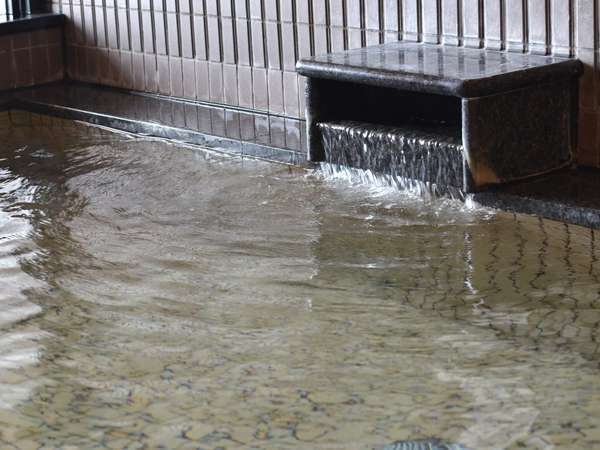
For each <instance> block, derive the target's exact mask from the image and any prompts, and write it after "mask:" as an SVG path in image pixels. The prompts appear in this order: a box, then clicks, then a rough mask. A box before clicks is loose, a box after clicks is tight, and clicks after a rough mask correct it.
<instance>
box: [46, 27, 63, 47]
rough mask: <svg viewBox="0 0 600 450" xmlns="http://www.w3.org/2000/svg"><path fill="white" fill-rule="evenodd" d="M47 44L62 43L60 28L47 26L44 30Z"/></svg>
mask: <svg viewBox="0 0 600 450" xmlns="http://www.w3.org/2000/svg"><path fill="white" fill-rule="evenodd" d="M46 36H47V39H48V40H47V42H48V44H62V30H61V29H60V28H49V29H48V30H47V31H46Z"/></svg>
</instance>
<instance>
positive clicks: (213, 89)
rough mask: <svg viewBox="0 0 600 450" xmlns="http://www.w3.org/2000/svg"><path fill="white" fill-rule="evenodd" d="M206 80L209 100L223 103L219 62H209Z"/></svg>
mask: <svg viewBox="0 0 600 450" xmlns="http://www.w3.org/2000/svg"><path fill="white" fill-rule="evenodd" d="M208 81H209V90H208V92H209V94H210V101H211V102H216V103H223V65H222V64H221V63H213V62H211V63H209V65H208Z"/></svg>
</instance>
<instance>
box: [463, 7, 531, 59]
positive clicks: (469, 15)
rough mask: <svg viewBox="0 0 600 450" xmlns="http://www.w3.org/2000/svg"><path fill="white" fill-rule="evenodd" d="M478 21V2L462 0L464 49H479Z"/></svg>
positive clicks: (479, 31)
mask: <svg viewBox="0 0 600 450" xmlns="http://www.w3.org/2000/svg"><path fill="white" fill-rule="evenodd" d="M519 1H522V0H519ZM480 19H481V17H480V2H479V0H463V21H462V27H463V43H464V45H465V46H466V47H475V48H478V47H481V45H482V42H481V22H480Z"/></svg>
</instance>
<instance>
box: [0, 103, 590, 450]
mask: <svg viewBox="0 0 600 450" xmlns="http://www.w3.org/2000/svg"><path fill="white" fill-rule="evenodd" d="M0 134H1V141H0V142H2V150H1V151H2V153H1V154H0V279H1V280H2V281H1V283H2V285H1V286H2V288H1V289H0V305H1V308H0V311H1V312H0V447H2V448H19V449H21V448H23V449H25V448H40V447H41V448H47V449H51V448H63V449H65V448H131V449H133V448H160V446H163V447H164V448H202V449H204V448H206V449H209V448H210V449H212V448H244V447H246V448H248V447H255V448H274V449H285V448H310V449H315V448H316V449H319V448H322V449H335V448H340V449H342V448H343V449H352V448H356V449H364V448H378V449H379V448H381V449H383V448H385V447H386V446H388V448H390V447H389V446H390V445H393V444H394V443H399V442H400V443H401V442H409V441H415V440H422V439H438V440H439V442H441V443H446V444H456V447H454V448H466V449H485V448H494V449H495V448H509V449H517V448H528V449H549V448H557V449H558V448H564V449H591V448H595V447H596V446H600V426H599V424H600V364H599V363H600V355H599V353H598V342H597V340H598V333H599V324H600V301H599V300H600V293H599V291H600V262H599V258H600V249H598V248H597V247H598V243H597V241H596V237H597V236H596V235H595V234H594V233H593V232H592V231H590V230H588V229H584V228H579V227H576V226H569V225H565V224H562V223H558V222H551V221H545V220H540V219H536V218H533V217H528V216H521V215H512V214H507V213H498V212H492V211H491V210H486V209H482V208H478V209H471V208H467V207H465V206H464V205H463V204H460V203H456V202H452V201H444V200H429V201H424V200H422V199H419V198H415V197H411V196H409V195H407V194H403V193H400V192H397V191H393V190H391V189H386V188H383V187H373V186H372V187H368V186H364V185H359V184H353V183H352V182H351V181H348V180H339V179H334V178H331V177H324V176H322V175H320V174H318V173H315V172H310V171H305V170H300V169H291V168H288V167H286V166H282V165H276V164H269V163H263V162H257V161H252V160H247V159H241V158H228V157H224V156H222V155H217V154H211V153H206V152H204V151H202V150H200V149H198V148H192V147H184V146H178V145H174V144H168V143H165V142H161V141H157V140H150V139H141V138H133V137H131V136H127V135H124V134H115V133H111V132H109V131H106V130H103V129H100V128H94V127H90V126H87V125H83V124H79V123H75V122H68V121H63V120H58V119H49V118H46V117H42V116H35V115H29V114H13V115H12V116H11V115H7V114H3V115H2V116H0ZM459 446H460V447H459Z"/></svg>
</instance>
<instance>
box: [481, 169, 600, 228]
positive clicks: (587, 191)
mask: <svg viewBox="0 0 600 450" xmlns="http://www.w3.org/2000/svg"><path fill="white" fill-rule="evenodd" d="M473 200H474V201H475V203H477V204H479V205H481V206H486V207H490V208H495V209H500V210H503V211H509V212H514V213H520V214H530V215H535V216H539V217H543V218H546V219H550V220H556V221H559V222H565V223H570V224H574V225H580V226H584V227H588V228H592V229H600V170H597V169H586V168H578V169H568V170H563V171H560V172H556V173H552V174H549V175H545V176H541V177H538V178H535V179H530V180H527V181H523V182H519V183H514V184H511V185H506V186H502V187H499V188H496V189H493V190H489V191H485V192H479V193H477V194H474V195H473Z"/></svg>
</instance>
